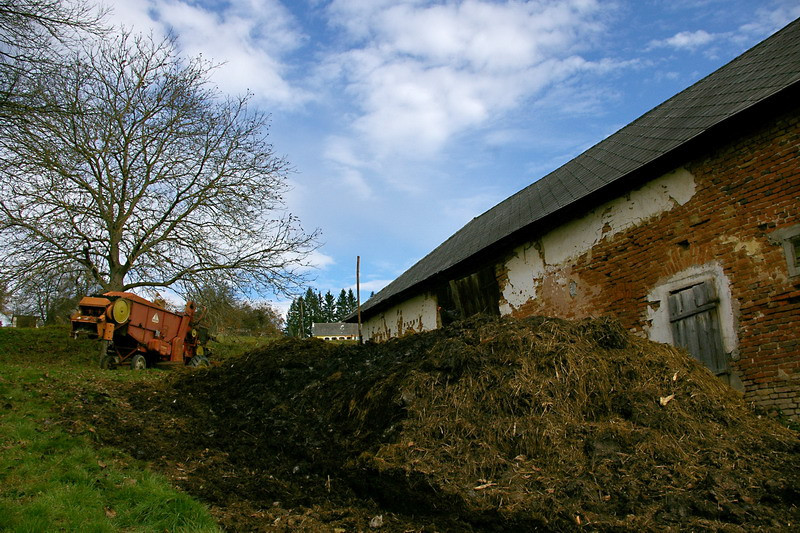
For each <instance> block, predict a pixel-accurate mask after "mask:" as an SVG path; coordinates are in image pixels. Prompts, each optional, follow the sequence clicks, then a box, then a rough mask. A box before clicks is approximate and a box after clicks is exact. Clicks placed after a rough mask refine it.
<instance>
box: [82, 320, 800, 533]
mask: <svg viewBox="0 0 800 533" xmlns="http://www.w3.org/2000/svg"><path fill="white" fill-rule="evenodd" d="M160 387H163V388H160ZM73 414H75V413H73ZM87 415H88V418H89V419H91V421H92V423H93V424H94V426H95V427H96V428H97V432H98V435H100V436H101V438H103V439H104V440H105V441H106V442H110V443H113V444H116V445H119V446H122V447H124V448H127V449H128V450H130V451H131V452H132V453H134V455H138V456H140V457H143V458H148V459H151V460H153V461H154V464H155V465H156V466H161V467H163V468H166V469H167V470H168V471H169V472H170V473H171V474H172V475H173V478H174V479H176V480H178V481H180V482H181V483H182V484H183V486H185V487H186V488H187V489H188V490H190V491H191V492H193V493H195V494H197V495H199V496H200V497H201V498H203V499H205V500H206V501H208V502H209V503H210V504H211V505H212V506H214V508H215V509H216V511H217V513H218V515H219V516H220V517H222V519H223V523H224V524H225V525H226V526H228V527H229V528H231V529H263V530H276V529H281V528H284V529H286V530H308V531H312V530H322V529H326V528H327V529H328V530H335V528H341V529H343V530H348V531H349V530H370V529H380V530H382V531H415V530H417V531H422V530H425V531H434V530H440V531H470V530H475V531H486V530H492V531H519V530H524V529H528V530H530V529H534V528H538V529H541V530H552V531H571V530H577V529H583V528H587V529H590V530H604V531H642V530H669V529H674V530H676V531H677V530H679V529H684V528H687V527H689V528H693V529H700V530H720V531H738V530H755V529H777V530H780V529H791V526H790V524H793V523H797V522H798V521H799V520H800V511H798V508H797V506H796V502H798V501H800V441H799V440H798V438H797V436H796V435H795V434H794V433H792V432H791V431H789V430H787V429H785V428H782V427H780V426H779V425H777V424H775V423H774V422H772V421H771V420H768V419H765V418H759V417H757V416H756V415H754V414H753V413H752V412H751V411H750V410H749V409H748V408H747V407H746V406H745V405H744V404H743V403H742V401H741V399H740V398H739V396H738V395H737V394H736V393H735V392H734V391H733V390H731V389H730V388H728V387H727V386H726V385H724V384H722V383H721V382H720V381H719V380H718V379H717V378H715V377H714V376H712V375H711V374H710V373H709V372H708V371H707V370H705V369H704V368H703V367H702V366H701V365H699V364H698V363H696V362H695V361H693V360H692V359H690V358H689V357H688V356H687V355H685V354H684V353H682V352H679V351H677V350H675V349H673V348H671V347H668V346H664V345H658V344H654V343H650V342H648V341H644V340H641V339H638V338H635V337H633V336H630V335H629V334H628V333H627V332H625V331H624V330H623V329H622V328H621V327H620V326H619V325H618V324H617V323H616V322H614V321H610V320H605V319H598V320H592V321H582V322H566V321H561V320H554V319H545V318H531V319H525V320H514V319H507V318H505V319H501V320H493V319H473V320H470V321H465V322H461V323H457V324H454V325H452V326H449V327H447V328H443V329H441V330H437V331H434V332H429V333H424V334H419V335H414V336H410V337H407V338H405V339H400V340H395V341H391V342H387V343H384V344H380V345H366V346H342V345H332V344H325V343H323V342H321V341H319V342H318V341H296V340H291V339H287V340H284V341H280V342H277V343H276V344H274V345H272V346H270V347H269V348H267V349H264V350H261V351H257V352H251V353H249V354H247V355H245V356H243V357H241V358H237V359H232V360H228V361H226V362H225V363H224V364H222V365H220V366H218V367H215V368H211V369H208V370H200V371H193V372H185V373H181V374H180V375H178V376H176V377H175V378H174V379H173V380H172V382H171V383H169V384H168V385H167V386H164V385H152V386H149V387H147V388H144V389H143V388H141V386H139V387H138V388H137V389H133V388H130V389H128V390H122V391H120V392H119V396H118V397H116V398H114V399H113V400H108V401H104V402H97V403H95V404H90V405H87V406H86V409H85V413H84V415H83V416H87Z"/></svg>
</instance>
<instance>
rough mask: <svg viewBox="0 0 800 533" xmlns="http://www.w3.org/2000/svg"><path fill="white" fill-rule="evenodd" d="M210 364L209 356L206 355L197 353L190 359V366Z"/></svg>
mask: <svg viewBox="0 0 800 533" xmlns="http://www.w3.org/2000/svg"><path fill="white" fill-rule="evenodd" d="M209 365H210V363H209V362H208V357H206V356H205V355H195V356H194V357H192V358H191V359H189V366H197V367H207V366H209Z"/></svg>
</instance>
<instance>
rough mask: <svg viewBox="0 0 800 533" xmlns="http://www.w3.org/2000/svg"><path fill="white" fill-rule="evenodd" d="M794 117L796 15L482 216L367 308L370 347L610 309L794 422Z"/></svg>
mask: <svg viewBox="0 0 800 533" xmlns="http://www.w3.org/2000/svg"><path fill="white" fill-rule="evenodd" d="M799 112H800V19H799V20H797V21H795V22H793V23H791V24H789V25H788V26H787V27H785V28H784V29H782V30H781V31H779V32H778V33H776V34H774V35H772V36H771V37H769V38H768V39H766V40H765V41H763V42H761V43H760V44H758V45H756V46H755V47H753V48H752V49H750V50H748V51H747V52H745V53H744V54H742V55H741V56H739V57H738V58H736V59H734V60H733V61H731V62H730V63H728V64H727V65H725V66H723V67H722V68H720V69H719V70H717V71H715V72H713V73H712V74H710V75H708V76H707V77H705V78H703V79H702V80H700V81H698V82H697V83H695V84H694V85H692V86H691V87H689V88H687V89H685V90H684V91H682V92H680V93H679V94H677V95H675V96H673V97H672V98H670V99H669V100H667V101H665V102H664V103H662V104H661V105H659V106H657V107H656V108H654V109H652V110H650V111H649V112H647V113H645V114H644V115H642V116H641V117H640V118H638V119H636V120H635V121H633V122H632V123H630V124H628V125H627V126H625V127H624V128H622V129H621V130H619V131H618V132H616V133H615V134H613V135H611V136H610V137H608V138H606V139H604V140H602V141H601V142H599V143H598V144H596V145H595V146H593V147H592V148H590V149H588V150H587V151H586V152H584V153H582V154H580V155H579V156H577V157H576V158H574V159H573V160H571V161H569V162H568V163H566V164H565V165H563V166H561V167H560V168H558V169H556V170H554V171H553V172H551V173H550V174H548V175H546V176H544V177H543V178H541V179H539V180H538V181H535V182H534V183H532V184H531V185H530V186H528V187H526V188H525V189H523V190H521V191H519V192H518V193H516V194H515V195H513V196H511V197H510V198H508V199H506V200H504V201H503V202H501V203H499V204H498V205H496V206H495V207H493V208H491V209H490V210H488V211H487V212H485V213H483V214H481V215H480V216H478V217H476V218H474V219H473V220H472V221H470V222H469V223H468V224H467V225H465V226H464V227H463V228H461V229H460V230H459V231H457V232H456V233H455V234H454V235H452V236H451V237H450V238H449V239H447V240H446V241H445V242H444V243H442V244H441V245H439V246H438V247H437V248H436V249H434V250H433V251H432V252H430V253H429V254H428V255H427V256H425V257H424V258H423V259H421V260H420V261H419V262H417V263H416V264H415V265H414V266H412V267H411V268H409V269H408V270H407V271H406V272H404V273H403V274H402V275H401V276H400V277H398V278H397V279H396V280H394V281H393V282H392V283H391V284H389V285H388V286H387V287H386V288H384V289H383V290H382V291H380V292H379V293H378V294H376V295H375V296H374V297H372V298H371V299H370V300H369V301H367V302H366V303H365V304H364V305H363V306H362V317H363V334H364V338H365V339H367V340H373V341H382V340H387V339H389V338H392V337H398V336H402V335H406V334H408V333H411V332H420V331H426V330H431V329H435V328H438V327H441V326H442V325H445V324H447V323H449V322H451V321H453V320H456V319H458V318H463V317H467V316H470V315H472V314H475V313H479V312H483V313H489V314H494V315H512V316H517V317H524V316H530V315H548V316H556V317H562V318H584V317H593V316H602V315H610V316H614V317H616V318H617V319H619V320H620V321H621V323H622V324H623V325H624V326H625V327H626V328H628V329H630V330H631V331H633V332H635V333H636V334H639V335H641V336H644V337H648V338H650V339H653V340H655V341H659V342H665V343H671V344H676V345H680V346H683V347H685V348H686V349H687V350H688V351H689V352H690V353H691V354H692V355H693V356H694V357H696V358H697V359H699V360H700V361H702V362H703V363H704V364H705V365H706V366H707V367H708V368H709V369H710V371H712V372H713V373H715V374H716V375H718V376H719V377H720V379H723V380H724V381H726V382H727V383H729V384H730V385H731V386H732V387H734V388H736V389H738V390H740V391H742V392H743V393H744V395H745V398H746V399H747V400H748V401H751V402H752V403H754V404H755V405H758V406H761V407H764V408H766V409H779V410H780V411H781V412H782V413H783V414H785V415H786V416H789V417H793V418H798V417H800V405H798V404H800V333H798V332H800V166H799V165H798V161H800V159H799V158H798V155H799V154H798V152H799V151H800V113H799ZM354 318H355V317H353V318H351V320H353V319H354Z"/></svg>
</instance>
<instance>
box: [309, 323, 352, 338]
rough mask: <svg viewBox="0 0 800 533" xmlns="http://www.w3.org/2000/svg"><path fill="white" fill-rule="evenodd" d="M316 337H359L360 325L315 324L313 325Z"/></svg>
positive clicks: (312, 332)
mask: <svg viewBox="0 0 800 533" xmlns="http://www.w3.org/2000/svg"><path fill="white" fill-rule="evenodd" d="M311 335H313V336H314V337H342V336H358V324H350V323H345V322H314V323H312V324H311Z"/></svg>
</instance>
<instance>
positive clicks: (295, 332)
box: [286, 297, 303, 337]
mask: <svg viewBox="0 0 800 533" xmlns="http://www.w3.org/2000/svg"><path fill="white" fill-rule="evenodd" d="M302 306H303V298H302V297H300V298H295V299H294V300H292V304H291V305H290V306H289V311H288V312H287V313H286V334H287V335H288V336H290V337H299V336H300V333H301V331H302V324H301V308H302Z"/></svg>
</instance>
